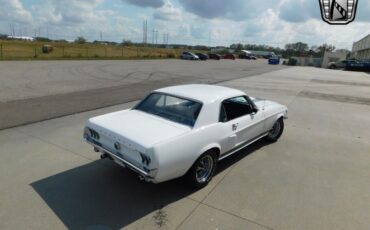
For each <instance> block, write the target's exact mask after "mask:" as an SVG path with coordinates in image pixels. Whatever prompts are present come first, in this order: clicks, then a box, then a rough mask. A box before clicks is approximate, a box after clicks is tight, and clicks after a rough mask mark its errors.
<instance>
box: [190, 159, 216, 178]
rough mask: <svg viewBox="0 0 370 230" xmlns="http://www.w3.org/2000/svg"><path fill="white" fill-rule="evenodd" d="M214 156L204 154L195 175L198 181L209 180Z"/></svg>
mask: <svg viewBox="0 0 370 230" xmlns="http://www.w3.org/2000/svg"><path fill="white" fill-rule="evenodd" d="M213 165H214V162H213V158H212V156H210V155H205V156H203V157H202V158H201V159H200V160H199V163H198V165H197V167H196V170H195V176H196V180H197V182H198V183H204V182H206V181H208V179H209V177H210V176H211V175H212V171H213Z"/></svg>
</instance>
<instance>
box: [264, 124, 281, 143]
mask: <svg viewBox="0 0 370 230" xmlns="http://www.w3.org/2000/svg"><path fill="white" fill-rule="evenodd" d="M276 122H279V123H280V132H279V134H278V135H277V136H276V137H274V138H271V137H270V136H269V135H267V136H266V139H267V140H268V141H270V142H275V141H277V140H278V139H279V138H280V137H281V135H282V134H283V131H284V120H283V118H280V119H278V120H277V121H276ZM274 124H275V123H274Z"/></svg>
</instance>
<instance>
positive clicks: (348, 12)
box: [319, 0, 358, 25]
mask: <svg viewBox="0 0 370 230" xmlns="http://www.w3.org/2000/svg"><path fill="white" fill-rule="evenodd" d="M319 2H320V8H321V16H322V19H323V20H324V21H325V22H327V23H329V24H332V25H345V24H348V23H350V22H353V20H355V17H356V10H357V3H358V0H319Z"/></svg>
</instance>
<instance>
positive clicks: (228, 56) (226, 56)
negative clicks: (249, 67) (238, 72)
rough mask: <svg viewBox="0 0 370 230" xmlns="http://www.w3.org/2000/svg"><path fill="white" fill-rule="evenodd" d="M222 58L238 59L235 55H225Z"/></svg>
mask: <svg viewBox="0 0 370 230" xmlns="http://www.w3.org/2000/svg"><path fill="white" fill-rule="evenodd" d="M222 58H223V59H230V60H235V59H236V57H235V55H234V54H225V55H224V56H223V57H222Z"/></svg>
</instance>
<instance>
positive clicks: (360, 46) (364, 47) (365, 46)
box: [352, 34, 370, 60]
mask: <svg viewBox="0 0 370 230" xmlns="http://www.w3.org/2000/svg"><path fill="white" fill-rule="evenodd" d="M352 57H354V58H357V59H367V60H369V59H370V34H369V35H368V36H366V37H364V38H363V39H361V40H360V41H358V42H355V43H353V46H352Z"/></svg>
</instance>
